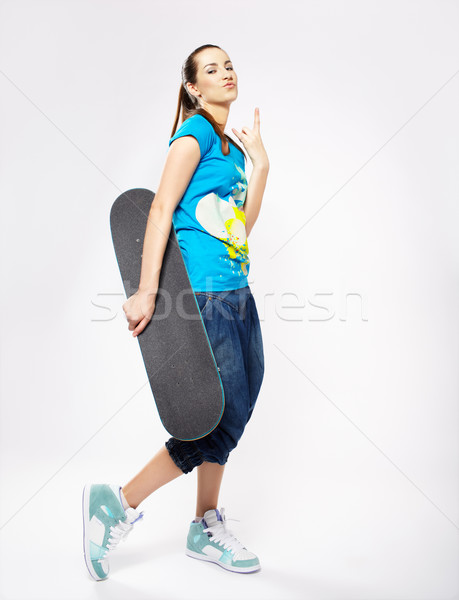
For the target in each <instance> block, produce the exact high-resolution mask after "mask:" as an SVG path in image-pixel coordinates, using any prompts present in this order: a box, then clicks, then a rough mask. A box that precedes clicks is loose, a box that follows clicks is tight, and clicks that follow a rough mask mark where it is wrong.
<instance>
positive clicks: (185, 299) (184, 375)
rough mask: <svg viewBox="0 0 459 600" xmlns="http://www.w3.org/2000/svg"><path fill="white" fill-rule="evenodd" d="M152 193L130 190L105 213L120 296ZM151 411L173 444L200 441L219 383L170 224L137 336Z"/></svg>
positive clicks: (215, 411) (217, 412)
mask: <svg viewBox="0 0 459 600" xmlns="http://www.w3.org/2000/svg"><path fill="white" fill-rule="evenodd" d="M154 197H155V194H154V192H152V191H150V190H147V189H141V188H139V189H132V190H128V191H126V192H124V193H123V194H121V195H120V196H119V197H118V198H117V199H116V200H115V202H114V203H113V206H112V208H111V211H110V228H111V233H112V239H113V245H114V248H115V254H116V258H117V261H118V266H119V269H120V273H121V278H122V280H123V285H124V290H125V292H126V298H129V297H130V296H131V295H132V294H134V293H135V292H137V290H138V288H139V282H140V272H141V266H142V251H143V242H144V237H145V231H146V227H147V219H148V215H149V212H150V208H151V205H152V202H153V201H154ZM137 340H138V342H139V346H140V351H141V353H142V358H143V361H144V364H145V368H146V371H147V376H148V380H149V382H150V386H151V390H152V393H153V397H154V400H155V402H156V407H157V409H158V413H159V416H160V419H161V422H162V424H163V425H164V427H165V429H166V430H167V431H168V432H169V433H170V434H171V435H172V436H173V437H175V438H177V439H179V440H184V441H189V440H196V439H199V438H201V437H204V436H205V435H207V434H208V433H210V432H211V431H212V430H213V429H214V428H215V427H216V426H217V425H218V423H219V422H220V419H221V417H222V415H223V410H224V406H225V396H224V390H223V385H222V381H221V378H220V374H219V371H218V366H217V363H216V360H215V356H214V354H213V351H212V347H211V345H210V341H209V338H208V335H207V331H206V328H205V325H204V322H203V320H202V316H201V312H200V310H199V305H198V303H197V300H196V296H195V295H194V292H193V289H192V286H191V283H190V279H189V276H188V271H187V269H186V265H185V263H184V260H183V256H182V252H181V250H180V246H179V243H178V240H177V236H176V233H175V228H174V225H173V224H172V225H171V231H170V235H169V240H168V242H167V246H166V250H165V253H164V259H163V263H162V268H161V274H160V278H159V289H158V293H157V296H156V305H155V311H154V313H153V317H152V319H151V320H150V322H149V323H148V324H147V326H146V327H145V329H144V330H143V331H142V333H140V334H139V335H138V336H137Z"/></svg>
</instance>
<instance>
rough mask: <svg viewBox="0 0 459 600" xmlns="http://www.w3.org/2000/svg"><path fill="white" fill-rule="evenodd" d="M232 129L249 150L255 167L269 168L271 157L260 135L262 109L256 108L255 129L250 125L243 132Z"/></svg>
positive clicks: (248, 152)
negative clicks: (269, 157)
mask: <svg viewBox="0 0 459 600" xmlns="http://www.w3.org/2000/svg"><path fill="white" fill-rule="evenodd" d="M231 131H232V132H233V133H234V135H235V136H237V138H238V140H239V141H241V142H242V143H243V145H244V148H245V149H246V150H247V154H248V155H249V156H250V160H251V161H252V163H253V166H254V167H265V168H269V159H268V155H267V154H266V150H265V147H264V146H263V142H262V141H261V136H260V109H259V108H258V107H257V108H255V117H254V121H253V129H250V128H249V127H243V128H242V129H241V132H239V131H237V130H236V129H234V127H232V128H231Z"/></svg>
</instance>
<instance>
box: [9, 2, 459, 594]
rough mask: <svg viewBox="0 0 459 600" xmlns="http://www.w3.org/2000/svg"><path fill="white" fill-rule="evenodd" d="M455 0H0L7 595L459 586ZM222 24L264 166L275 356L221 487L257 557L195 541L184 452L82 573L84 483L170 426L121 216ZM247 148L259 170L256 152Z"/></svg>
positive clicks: (153, 446) (262, 307)
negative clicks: (179, 472)
mask: <svg viewBox="0 0 459 600" xmlns="http://www.w3.org/2000/svg"><path fill="white" fill-rule="evenodd" d="M458 8H459V7H458V3H457V2H449V1H444V0H443V1H440V2H438V1H437V2H433V1H429V2H427V1H419V2H414V1H405V0H404V1H401V2H400V1H397V2H394V1H389V2H387V1H385V2H382V1H378V2H375V1H370V2H363V1H360V2H358V1H350V2H339V1H328V2H308V1H306V2H292V1H284V2H279V3H274V2H259V1H248V2H240V1H233V2H231V3H218V2H204V1H200V0H199V1H196V2H185V1H183V2H178V1H176V0H173V1H170V2H168V3H166V2H154V1H150V2H147V1H144V2H138V1H132V2H127V1H115V2H108V1H96V2H82V1H78V2H73V1H61V2H58V1H54V2H51V1H49V2H48V1H46V2H45V1H37V2H32V1H17V2H5V1H3V2H1V3H0V69H1V72H0V75H1V76H0V102H1V105H0V119H1V136H0V164H1V181H0V186H1V189H0V193H1V196H0V197H1V200H2V235H1V238H0V239H1V244H2V248H1V256H2V261H1V281H2V286H3V293H2V310H1V313H0V318H1V332H2V335H1V396H2V404H1V424H0V433H1V442H0V443H1V446H0V467H1V492H2V493H1V494H0V515H1V525H0V527H1V531H0V540H1V546H0V551H1V561H0V564H1V567H0V582H1V583H0V590H1V594H2V598H8V599H10V598H11V599H23V598H31V599H32V598H33V599H38V598H40V599H41V598H46V599H52V598H56V599H57V598H59V599H62V598H66V599H67V598H68V599H71V598H75V599H76V598H78V599H81V598H110V599H114V598H115V599H116V598H120V599H125V598H127V597H129V598H139V599H142V598H153V597H158V598H174V599H175V598H177V599H178V598H198V597H199V598H215V597H218V598H236V597H237V598H251V599H255V598H259V599H265V598H266V599H268V598H269V599H271V598H272V599H280V598H282V599H284V598H285V599H287V598H289V599H290V598H301V599H303V598H308V599H309V598H312V599H322V598H327V599H328V598H330V599H336V600H341V599H346V600H351V599H352V600H354V599H355V600H357V599H365V600H373V599H374V600H376V599H378V600H381V599H384V600H389V599H398V600H400V599H408V598H409V599H435V600H439V599H443V598H444V599H446V598H448V599H451V598H458V597H459V596H458V594H459V582H458V569H457V565H458V555H459V552H458V535H457V534H458V525H459V514H458V507H459V503H458V499H459V498H458V497H459V493H458V492H459V486H458V484H459V481H458V480H459V477H458V473H459V470H458V457H459V448H458V436H457V431H458V375H457V373H458V368H457V366H458V358H459V356H458V355H459V344H458V325H459V323H458V320H459V319H458V317H459V315H458V306H459V286H458V263H459V238H458V235H457V231H458V212H459V211H458V168H457V167H458V158H459V148H458V139H459V119H458V111H457V106H458V99H459V53H458V46H459V42H458V36H457V25H458V12H459V10H458ZM204 43H215V44H218V45H220V46H221V47H222V48H224V49H225V50H226V51H227V52H228V54H229V56H230V58H231V59H232V60H233V62H234V66H235V69H236V72H237V74H238V77H239V97H238V99H237V101H236V102H235V104H234V105H233V107H232V108H231V112H230V116H229V120H228V127H227V132H228V133H230V134H231V127H235V128H236V129H238V130H240V129H241V127H243V126H249V127H252V125H253V116H254V109H255V107H256V106H258V107H259V108H260V118H261V133H262V138H263V141H264V143H265V146H266V149H267V152H268V154H269V157H270V162H271V170H270V173H269V179H268V186H267V190H266V193H265V197H264V200H263V206H262V210H261V214H260V217H259V220H258V221H257V223H256V225H255V227H254V229H253V232H252V233H251V234H250V236H249V249H250V256H251V261H252V264H251V271H250V280H249V281H250V285H251V287H252V291H253V293H254V296H255V298H256V301H257V305H258V308H259V314H260V319H261V321H262V329H263V335H264V344H265V358H266V374H265V380H264V383H263V387H262V390H261V393H260V396H259V399H258V405H257V408H256V409H255V412H254V415H253V418H252V420H251V422H250V423H249V425H248V426H247V429H246V432H245V433H244V436H243V438H242V439H241V441H240V443H239V445H238V447H237V448H236V449H235V450H234V452H233V453H232V456H231V458H230V460H229V462H228V465H227V468H226V471H225V476H224V479H223V484H222V490H221V495H220V503H221V505H222V506H225V508H226V512H227V514H228V517H232V518H235V519H239V520H240V522H234V521H230V523H229V525H230V527H231V528H232V529H233V531H235V533H236V534H237V535H238V537H239V539H241V541H242V542H243V543H244V544H245V545H246V546H247V547H248V548H249V549H251V550H253V551H254V552H256V553H257V554H258V555H259V557H260V561H261V564H262V570H261V571H260V573H258V574H256V575H254V576H245V577H244V576H239V575H238V574H234V573H226V572H225V571H223V569H220V568H219V567H218V566H216V565H209V564H205V563H201V562H198V561H192V560H190V559H189V558H188V557H186V556H185V555H184V546H185V539H186V534H187V531H188V523H189V521H190V520H191V519H192V518H193V517H194V509H195V486H196V484H195V481H196V476H195V474H189V475H188V476H186V477H185V476H183V477H180V478H179V479H177V480H175V481H173V482H171V483H170V484H169V485H167V486H165V487H164V488H161V489H160V490H158V492H156V493H155V494H153V495H152V496H151V497H150V498H148V499H147V500H146V501H145V503H144V507H143V508H144V510H145V519H144V520H143V523H142V525H141V526H139V527H138V528H136V531H135V532H133V533H131V534H130V537H129V539H128V541H127V542H126V544H123V545H122V546H121V547H120V548H118V549H117V551H116V553H115V554H114V555H113V559H112V563H111V564H112V575H111V579H110V580H108V581H107V582H103V583H101V584H95V583H94V582H91V581H90V580H89V579H88V577H87V574H86V571H85V567H84V563H83V558H82V541H81V517H80V498H81V490H82V486H83V483H84V482H85V481H98V482H102V481H107V482H113V483H120V485H122V484H124V483H126V481H127V480H128V479H130V478H131V477H132V476H133V475H134V474H135V473H136V472H137V471H138V470H139V469H140V468H141V467H142V466H143V465H144V463H146V462H147V461H148V460H149V458H150V457H151V456H152V455H153V454H154V453H155V452H156V451H157V450H158V449H159V447H160V446H161V445H162V444H163V443H164V441H165V440H166V439H167V437H168V436H167V433H166V432H165V431H164V429H163V428H162V426H161V423H160V421H159V418H158V415H157V413H156V408H155V406H154V403H153V399H152V398H151V393H150V390H149V386H148V383H147V381H146V375H145V370H144V367H143V364H142V361H141V357H140V352H139V349H138V343H137V341H136V340H134V339H133V338H132V337H131V335H130V333H129V332H128V330H127V323H126V321H125V318H124V314H123V311H122V309H121V305H122V303H123V302H124V294H123V289H122V283H121V280H120V276H119V272H118V267H117V264H116V259H115V255H114V252H113V248H112V243H111V237H110V230H109V211H110V207H111V204H112V202H113V201H114V199H115V198H116V197H117V195H118V194H119V193H120V192H122V191H124V190H126V189H129V188H132V187H146V188H150V189H152V190H156V189H157V186H158V182H159V178H160V175H161V171H162V167H163V164H164V160H165V157H166V154H167V149H168V139H169V136H170V133H171V129H172V125H173V118H174V115H175V109H176V105H177V96H178V90H179V85H180V67H181V64H182V62H183V60H184V59H185V58H186V56H187V55H188V54H189V53H190V52H191V51H192V50H193V49H194V48H196V47H197V46H199V45H201V44H204ZM249 173H250V168H248V174H249Z"/></svg>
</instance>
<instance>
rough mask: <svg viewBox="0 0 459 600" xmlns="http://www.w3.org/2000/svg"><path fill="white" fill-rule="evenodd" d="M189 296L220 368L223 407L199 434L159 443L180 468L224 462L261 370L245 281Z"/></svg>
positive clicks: (251, 403) (258, 335)
mask: <svg viewBox="0 0 459 600" xmlns="http://www.w3.org/2000/svg"><path fill="white" fill-rule="evenodd" d="M195 296H196V300H197V302H198V305H199V309H200V311H201V316H202V319H203V321H204V325H205V328H206V331H207V335H208V337H209V341H210V345H211V347H212V351H213V353H214V356H215V361H216V363H217V366H218V368H219V370H220V377H221V380H222V384H223V391H224V394H225V408H224V411H223V415H222V418H221V420H220V422H219V424H218V425H217V426H216V427H215V429H213V430H212V431H211V432H210V433H208V434H207V435H205V436H204V437H202V438H199V439H197V440H190V441H183V440H178V439H177V438H174V437H171V438H170V439H169V440H168V441H167V442H166V443H165V446H166V448H167V450H168V451H169V454H170V456H171V458H172V460H173V461H174V462H175V464H176V465H177V466H178V467H179V468H180V469H181V470H182V471H183V472H184V473H189V472H190V471H192V470H193V469H194V467H196V466H198V465H200V464H201V463H203V462H204V461H208V462H217V463H219V464H221V465H223V464H225V463H226V461H227V460H228V456H229V453H230V452H231V450H233V449H234V448H235V447H236V446H237V443H238V441H239V440H240V438H241V436H242V433H243V431H244V428H245V426H246V425H247V422H248V421H249V419H250V417H251V416H252V412H253V409H254V407H255V403H256V400H257V397H258V393H259V391H260V388H261V383H262V381H263V375H264V353H263V339H262V335H261V327H260V321H259V318H258V312H257V307H256V304H255V299H254V297H253V296H252V292H251V289H250V287H249V286H248V285H247V286H245V287H243V288H239V289H237V290H227V291H223V292H215V291H210V292H195Z"/></svg>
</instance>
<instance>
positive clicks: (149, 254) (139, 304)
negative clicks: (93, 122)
mask: <svg viewBox="0 0 459 600" xmlns="http://www.w3.org/2000/svg"><path fill="white" fill-rule="evenodd" d="M200 159H201V151H200V148H199V143H198V141H197V139H196V138H194V137H193V136H190V135H187V136H182V137H179V138H177V139H176V140H174V141H173V142H172V144H171V146H170V147H169V151H168V154H167V157H166V163H165V165H164V169H163V172H162V175H161V179H160V182H159V186H158V191H157V192H156V195H155V198H154V201H153V203H152V205H151V209H150V212H149V215H148V221H147V228H146V230H145V238H144V242H143V250H142V266H141V272H140V284H139V289H138V291H137V292H136V293H135V294H133V295H132V296H131V297H130V298H129V299H128V300H127V301H126V302H125V303H124V304H123V310H124V312H125V314H126V319H127V320H128V322H129V331H133V330H134V331H133V334H132V335H133V337H136V336H137V335H138V334H139V333H141V332H142V331H143V330H144V329H145V327H146V326H147V323H148V322H149V321H150V320H151V317H152V316H153V313H154V309H155V303H156V295H157V293H158V287H159V276H160V273H161V268H162V264H163V258H164V253H165V251H166V246H167V242H168V239H169V233H170V230H171V226H172V216H173V214H174V210H175V208H176V206H177V204H178V203H179V202H180V200H181V199H182V197H183V194H184V193H185V191H186V189H187V187H188V184H189V182H190V179H191V178H192V176H193V173H194V172H195V170H196V167H197V166H198V164H199V161H200Z"/></svg>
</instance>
